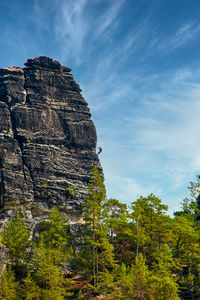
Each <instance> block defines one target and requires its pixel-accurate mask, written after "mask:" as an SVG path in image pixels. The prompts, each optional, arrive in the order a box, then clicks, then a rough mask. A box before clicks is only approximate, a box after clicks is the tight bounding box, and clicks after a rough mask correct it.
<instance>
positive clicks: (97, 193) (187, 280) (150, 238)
mask: <svg viewBox="0 0 200 300" xmlns="http://www.w3.org/2000/svg"><path fill="white" fill-rule="evenodd" d="M190 190H191V199H190V200H189V199H184V201H183V203H182V209H181V210H180V211H177V212H175V213H174V216H173V217H170V216H169V215H168V214H167V210H168V208H167V206H166V205H165V204H163V203H162V200H161V199H159V198H158V197H156V196H155V195H154V194H150V195H148V196H147V197H143V196H141V197H139V198H138V199H136V200H135V201H134V202H132V204H131V206H130V207H127V205H126V204H124V203H121V202H120V201H118V200H117V199H107V198H106V190H105V186H104V183H103V181H102V178H101V175H100V174H99V172H98V170H97V168H96V167H95V168H94V169H93V170H92V177H91V180H90V182H89V185H88V195H87V197H86V199H85V202H84V204H83V208H82V209H83V219H84V224H82V225H81V226H79V230H76V232H75V233H74V232H73V233H72V232H71V231H70V227H69V225H68V223H67V220H66V218H65V217H64V216H63V214H62V213H61V212H59V211H58V209H57V208H56V207H55V206H54V207H53V208H52V211H51V212H50V214H49V218H48V220H46V221H42V222H40V226H39V227H40V230H39V231H38V234H37V235H34V236H33V238H31V232H30V228H29V227H28V226H27V225H26V223H25V220H23V218H22V216H21V214H20V212H18V213H17V215H16V218H15V219H11V220H10V221H9V223H8V225H7V226H6V227H5V228H4V229H3V231H2V233H1V239H0V242H1V244H3V245H5V246H6V247H7V249H8V253H9V259H8V261H7V264H6V267H5V268H2V269H1V270H0V299H9V300H12V299H52V300H53V299H57V300H61V299H95V297H96V299H98V298H97V297H98V296H100V295H101V296H104V297H105V299H155V300H157V299H160V300H162V299H163V300H164V299H166V300H168V299H171V300H176V299H199V294H200V288H199V287H200V197H199V194H200V178H199V177H198V178H197V182H195V183H191V184H190Z"/></svg>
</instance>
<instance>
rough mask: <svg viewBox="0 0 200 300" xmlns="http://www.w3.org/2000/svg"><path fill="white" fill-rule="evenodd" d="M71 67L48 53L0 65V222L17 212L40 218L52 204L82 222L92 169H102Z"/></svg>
mask: <svg viewBox="0 0 200 300" xmlns="http://www.w3.org/2000/svg"><path fill="white" fill-rule="evenodd" d="M70 71H71V69H70V68H68V67H64V66H62V65H61V64H60V63H59V62H58V61H55V60H52V59H50V58H48V57H37V58H35V59H28V61H27V62H26V63H25V68H20V67H12V68H2V69H0V217H1V220H3V219H5V218H7V217H8V216H12V215H14V214H15V213H16V211H17V210H21V211H24V214H25V215H26V218H27V219H30V220H31V219H32V218H34V219H35V220H39V219H41V218H45V217H46V216H47V214H48V212H49V210H50V209H51V208H52V206H53V205H56V206H57V207H58V208H59V209H60V210H61V211H63V212H65V214H66V215H67V217H68V219H69V221H70V222H71V223H79V222H81V205H82V202H83V200H84V198H85V195H86V193H87V184H88V181H89V179H90V176H91V169H92V167H93V166H94V165H97V167H98V169H99V170H100V172H102V168H101V165H100V163H99V159H98V155H97V154H96V139H97V138H96V130H95V126H94V124H93V122H92V120H91V114H90V110H89V108H88V105H87V102H86V101H85V99H84V98H83V97H82V95H81V89H80V87H79V85H78V84H77V83H76V82H75V81H74V79H73V76H72V74H71V73H70ZM68 187H71V188H73V189H74V191H75V193H74V195H71V194H70V193H69V191H68Z"/></svg>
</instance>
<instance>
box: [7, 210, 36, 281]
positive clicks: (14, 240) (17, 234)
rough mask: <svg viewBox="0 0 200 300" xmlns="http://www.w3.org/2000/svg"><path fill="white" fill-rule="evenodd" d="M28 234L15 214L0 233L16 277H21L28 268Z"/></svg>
mask: <svg viewBox="0 0 200 300" xmlns="http://www.w3.org/2000/svg"><path fill="white" fill-rule="evenodd" d="M29 238H30V233H29V230H28V227H27V226H26V225H25V223H24V220H23V219H22V217H21V216H20V214H19V213H17V216H16V219H14V220H13V219H11V220H10V221H9V223H8V225H7V226H6V227H5V229H4V231H3V233H2V242H3V244H4V245H6V247H7V248H8V251H9V258H10V259H11V262H12V265H13V267H14V269H15V272H16V274H17V275H18V276H23V275H24V274H25V273H26V269H27V267H28V261H29V255H30V245H31V242H30V239H29Z"/></svg>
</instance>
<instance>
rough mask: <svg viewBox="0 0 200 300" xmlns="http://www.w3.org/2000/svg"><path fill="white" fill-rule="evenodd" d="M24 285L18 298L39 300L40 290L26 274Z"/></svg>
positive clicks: (29, 275)
mask: <svg viewBox="0 0 200 300" xmlns="http://www.w3.org/2000/svg"><path fill="white" fill-rule="evenodd" d="M23 282H24V284H23V285H22V286H21V288H20V292H19V293H20V297H21V299H23V300H40V289H39V287H38V286H37V284H36V283H35V281H34V280H33V278H32V277H31V274H30V273H28V275H27V277H26V278H25V279H24V280H23Z"/></svg>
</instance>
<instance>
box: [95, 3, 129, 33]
mask: <svg viewBox="0 0 200 300" xmlns="http://www.w3.org/2000/svg"><path fill="white" fill-rule="evenodd" d="M123 3H124V0H117V1H113V2H112V3H111V5H110V7H109V9H107V10H106V12H105V13H104V14H103V15H102V16H101V18H100V19H99V22H98V25H97V28H96V32H95V34H96V37H99V36H100V35H102V34H103V33H105V31H106V30H107V29H108V28H109V27H110V26H111V25H112V24H113V22H114V21H115V20H116V18H117V16H118V15H119V13H120V10H121V7H122V5H123Z"/></svg>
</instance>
